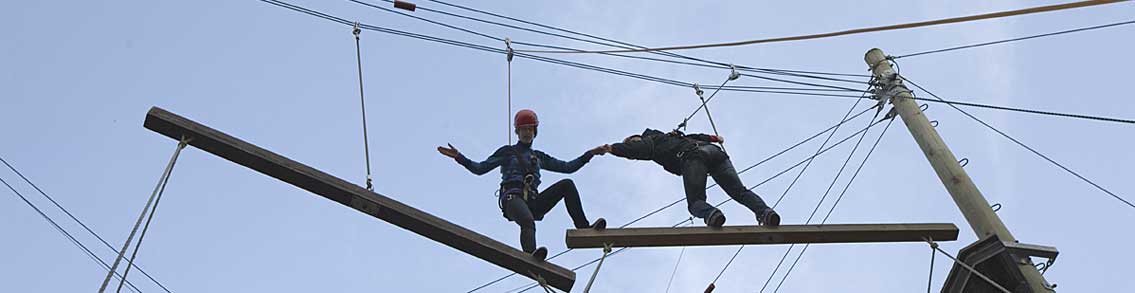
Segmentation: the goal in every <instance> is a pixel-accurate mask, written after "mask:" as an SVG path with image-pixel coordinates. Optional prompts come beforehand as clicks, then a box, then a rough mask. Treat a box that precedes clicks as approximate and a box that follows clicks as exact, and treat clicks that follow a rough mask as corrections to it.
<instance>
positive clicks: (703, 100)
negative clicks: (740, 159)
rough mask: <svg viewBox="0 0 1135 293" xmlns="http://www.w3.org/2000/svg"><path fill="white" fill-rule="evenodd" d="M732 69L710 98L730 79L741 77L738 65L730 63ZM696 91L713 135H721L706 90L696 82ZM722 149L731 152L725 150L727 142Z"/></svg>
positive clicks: (682, 126) (683, 124)
mask: <svg viewBox="0 0 1135 293" xmlns="http://www.w3.org/2000/svg"><path fill="white" fill-rule="evenodd" d="M730 70H731V71H730V72H729V77H728V78H726V79H725V81H724V82H722V83H721V85H720V86H717V89H714V90H713V94H710V95H709V99H713V96H716V95H717V92H719V91H721V88H722V87H724V86H725V84H727V83H729V82H730V81H733V80H737V78H740V77H741V74H740V73H738V72H737V67H735V66H733V65H730ZM694 93H696V94H697V95H698V99H700V100H701V107H699V109H700V108H705V117H708V118H709V126H710V127H712V128H713V135H716V136H717V137H721V134H720V133H718V132H717V124H716V123H714V122H713V115H710V114H709V104H708V103H709V101H708V100H706V98H705V96H704V95H703V94H705V92H704V91H702V90H701V86H699V85H698V84H696V83H695V84H694ZM694 112H695V113H696V112H697V110H694ZM691 117H692V116H691ZM689 120H690V118H686V120H683V121H682V124H680V125H678V127H679V128H685V127H686V122H687V121H689ZM721 150H722V151H725V152H726V153H728V152H729V151H726V150H725V144H721Z"/></svg>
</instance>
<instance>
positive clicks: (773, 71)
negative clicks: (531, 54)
mask: <svg viewBox="0 0 1135 293" xmlns="http://www.w3.org/2000/svg"><path fill="white" fill-rule="evenodd" d="M383 1H386V2H391V3H392V2H393V1H391V0H383ZM429 1H430V2H434V3H438V4H441V5H445V6H449V7H452V8H457V9H461V10H465V11H470V12H474V13H479V14H484V15H489V16H492V17H496V18H500V19H505V20H510V21H515V22H518V23H522V24H526V25H531V26H536V27H540V28H544V29H550V30H554V31H558V32H562V33H567V34H572V35H577V36H581V37H586V38H591V39H596V40H601V41H603V42H596V41H591V40H586V39H580V38H576V37H570V36H565V35H561V34H556V33H550V32H546V31H540V30H535V29H529V28H524V27H519V26H513V25H509V24H503V23H499V22H494V21H488V20H484V19H479V18H476V17H470V16H465V15H459V14H455V13H450V12H445V11H440V10H435V9H429V8H428V7H427V8H422V7H419V8H418V9H421V10H423V11H428V12H433V13H438V14H442V15H447V16H452V17H457V18H462V19H467V20H472V21H476V22H481V23H486V24H492V25H496V26H501V27H506V28H512V29H517V30H523V31H528V32H533V33H538V34H543V35H548V36H555V37H560V38H565V39H569V40H575V41H580V42H587V43H591V44H596V45H602V46H607V47H612V48H621V49H630V48H639V49H642V48H645V47H643V46H639V45H635V44H631V43H627V42H621V41H617V40H613V39H609V38H604V37H599V36H595V35H591V34H586V33H581V32H577V31H573V30H567V29H562V28H558V27H554V26H549V25H544V24H540V23H537V22H533V21H527V20H523V19H519V18H515V17H510V16H506V15H502V14H498V13H493V12H489V11H485V10H481V9H476V8H471V7H468V6H462V5H457V4H451V3H447V2H445V1H438V0H429ZM559 49H561V50H569V49H567V48H559ZM650 53H652V54H657V55H662V56H668V57H672V58H678V59H685V60H691V61H698V62H701V63H704V64H698V63H684V62H683V63H682V64H686V65H693V66H703V67H704V66H713V67H715V68H719V69H728V68H729V63H725V62H719V61H712V60H706V59H702V58H696V57H691V56H687V55H681V54H677V53H673V52H650ZM612 55H614V54H612ZM616 56H622V57H630V56H628V55H616ZM655 61H662V62H674V61H673V60H655ZM737 68H738V69H739V70H742V71H752V72H763V73H771V74H801V75H802V76H801V77H804V75H808V74H816V75H831V76H850V77H870V75H867V74H848V73H830V72H816V71H803V70H788V69H774V68H760V67H751V66H744V65H737ZM807 77H810V78H815V76H807Z"/></svg>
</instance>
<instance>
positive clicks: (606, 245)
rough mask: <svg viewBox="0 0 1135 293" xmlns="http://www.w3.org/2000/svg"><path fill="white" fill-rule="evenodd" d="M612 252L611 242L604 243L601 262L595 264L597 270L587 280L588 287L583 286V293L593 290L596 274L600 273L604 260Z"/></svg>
mask: <svg viewBox="0 0 1135 293" xmlns="http://www.w3.org/2000/svg"><path fill="white" fill-rule="evenodd" d="M610 254H611V244H610V243H604V244H603V256H602V257H600V258H599V264H597V265H595V272H594V273H591V279H590V280H587V287H583V293H588V292H591V285H592V284H594V283H595V276H598V275H599V268H602V267H603V260H604V259H607V255H610Z"/></svg>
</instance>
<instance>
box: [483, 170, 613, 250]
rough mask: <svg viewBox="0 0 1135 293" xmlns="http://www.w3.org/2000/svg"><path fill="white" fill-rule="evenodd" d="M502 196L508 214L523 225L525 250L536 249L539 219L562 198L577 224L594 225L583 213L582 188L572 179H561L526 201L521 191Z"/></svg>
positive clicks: (522, 245) (582, 225)
mask: <svg viewBox="0 0 1135 293" xmlns="http://www.w3.org/2000/svg"><path fill="white" fill-rule="evenodd" d="M502 197H504V198H502V201H504V202H503V203H502V205H503V206H504V216H505V218H508V220H509V221H513V222H516V224H517V225H519V226H520V247H521V248H523V249H524V252H532V251H535V250H536V221H537V220H541V219H543V218H544V215H545V214H547V213H548V212H549V211H551V210H552V207H555V206H556V204H557V203H559V202H560V200H563V201H564V206H566V207H567V211H568V215H570V216H571V220H572V222H574V223H575V228H577V229H582V228H587V227H588V226H591V222H588V221H587V216H586V215H584V214H583V204H582V203H581V202H580V200H579V191H578V190H576V188H575V182H572V181H571V179H564V180H560V181H559V182H556V183H555V184H552V186H549V187H548V188H547V189H544V191H543V192H540V193H539V194H536V195H535V196H532V195H529V199H528V201H524V199H523V198H522V197H523V196H522V195H520V194H506V195H502Z"/></svg>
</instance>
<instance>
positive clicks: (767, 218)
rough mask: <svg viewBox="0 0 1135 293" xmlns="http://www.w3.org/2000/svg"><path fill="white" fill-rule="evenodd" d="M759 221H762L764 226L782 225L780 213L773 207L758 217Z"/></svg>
mask: <svg viewBox="0 0 1135 293" xmlns="http://www.w3.org/2000/svg"><path fill="white" fill-rule="evenodd" d="M757 222H760V223H761V225H762V226H766V227H776V226H780V214H777V213H776V211H774V210H772V209H768V210H766V211H765V212H764V214H762V215H761V216H759V217H757Z"/></svg>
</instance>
